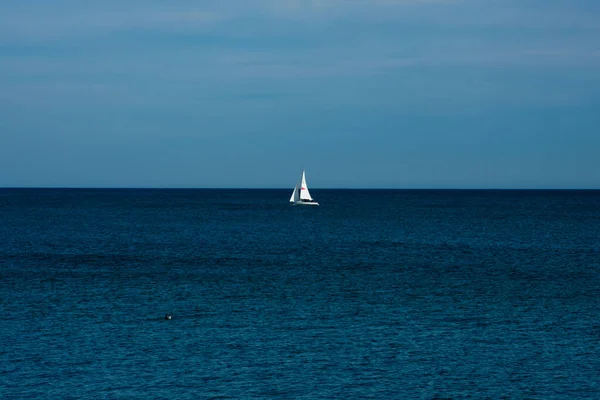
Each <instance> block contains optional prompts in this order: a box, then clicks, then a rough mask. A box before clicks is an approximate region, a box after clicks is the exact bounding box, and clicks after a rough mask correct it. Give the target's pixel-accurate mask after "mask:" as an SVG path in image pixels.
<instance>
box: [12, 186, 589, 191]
mask: <svg viewBox="0 0 600 400" xmlns="http://www.w3.org/2000/svg"><path fill="white" fill-rule="evenodd" d="M15 189H32V190H40V189H47V190H52V189H59V190H292V189H293V188H292V189H290V188H287V187H208V186H207V187H194V186H170V187H165V186H0V190H15ZM310 190H423V191H425V190H428V191H431V190H448V191H450V190H463V191H469V190H470V191H476V190H479V191H485V190H488V191H492V190H493V191H502V190H505V191H509V190H511V191H516V190H523V191H525V190H527V191H535V190H538V191H544V190H546V191H558V190H561V191H569V190H570V191H582V190H586V191H599V190H600V187H598V188H585V187H582V188H556V187H554V188H553V187H548V188H510V187H507V188H502V187H498V188H469V187H455V188H453V187H437V188H436V187H420V188H419V187H400V188H392V187H329V188H327V187H315V188H311V189H310Z"/></svg>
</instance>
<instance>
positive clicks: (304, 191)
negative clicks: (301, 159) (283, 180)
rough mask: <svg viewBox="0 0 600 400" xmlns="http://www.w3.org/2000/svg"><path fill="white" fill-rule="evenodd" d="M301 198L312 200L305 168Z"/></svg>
mask: <svg viewBox="0 0 600 400" xmlns="http://www.w3.org/2000/svg"><path fill="white" fill-rule="evenodd" d="M300 199H302V200H308V201H311V200H312V197H310V192H309V191H308V186H306V175H305V174H304V170H302V185H301V186H300Z"/></svg>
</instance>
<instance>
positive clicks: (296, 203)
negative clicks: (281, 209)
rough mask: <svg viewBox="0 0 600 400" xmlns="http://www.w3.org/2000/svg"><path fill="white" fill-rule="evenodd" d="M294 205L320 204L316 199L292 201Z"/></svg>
mask: <svg viewBox="0 0 600 400" xmlns="http://www.w3.org/2000/svg"><path fill="white" fill-rule="evenodd" d="M290 204H291V205H293V206H318V205H319V203H317V202H316V201H295V202H291V203H290Z"/></svg>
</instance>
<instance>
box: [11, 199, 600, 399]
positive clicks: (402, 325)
mask: <svg viewBox="0 0 600 400" xmlns="http://www.w3.org/2000/svg"><path fill="white" fill-rule="evenodd" d="M311 194H312V195H313V197H315V198H316V200H317V201H319V203H320V206H319V207H301V206H290V205H289V204H288V200H289V196H290V190H233V189H220V190H212V189H211V190H209V189H189V190H187V189H186V190H184V189H181V190H176V189H157V190H150V189H127V190H126V189H0V398H1V399H4V400H8V399H336V398H342V399H345V400H347V399H467V398H470V399H600V383H599V382H600V378H599V376H600V348H599V347H600V311H599V310H600V191H576V190H570V191H545V190H532V191H528V190H518V191H511V190H490V191H485V190H324V189H323V190H319V189H312V190H311ZM167 316H170V317H171V318H170V319H167Z"/></svg>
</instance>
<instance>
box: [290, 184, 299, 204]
mask: <svg viewBox="0 0 600 400" xmlns="http://www.w3.org/2000/svg"><path fill="white" fill-rule="evenodd" d="M298 192H299V190H298V184H296V186H294V191H293V192H292V197H290V203H295V202H297V201H300V195H299V194H298Z"/></svg>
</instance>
